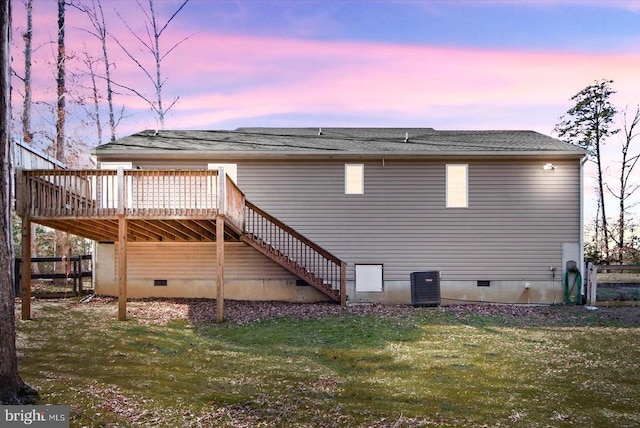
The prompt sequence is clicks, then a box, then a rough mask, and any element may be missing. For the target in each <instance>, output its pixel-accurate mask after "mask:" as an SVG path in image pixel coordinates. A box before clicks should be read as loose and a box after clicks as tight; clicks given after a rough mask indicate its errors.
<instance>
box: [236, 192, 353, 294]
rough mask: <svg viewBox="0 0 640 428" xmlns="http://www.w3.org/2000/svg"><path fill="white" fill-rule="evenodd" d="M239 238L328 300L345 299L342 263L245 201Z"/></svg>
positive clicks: (343, 267) (343, 264)
mask: <svg viewBox="0 0 640 428" xmlns="http://www.w3.org/2000/svg"><path fill="white" fill-rule="evenodd" d="M240 240H241V241H242V242H244V243H246V244H247V245H249V246H251V247H253V248H255V249H256V250H258V251H259V252H261V253H262V254H264V255H265V256H267V257H269V258H270V259H271V260H273V261H274V262H276V263H278V264H279V265H280V266H282V267H284V268H285V269H287V270H288V271H289V272H291V273H293V274H294V275H296V276H297V277H298V278H300V279H301V280H303V281H304V282H306V283H307V284H309V285H310V286H312V287H314V288H316V289H317V290H318V291H320V292H321V293H323V294H324V295H326V296H328V297H329V298H331V299H332V300H334V301H337V302H340V303H343V304H344V303H345V302H346V298H345V296H343V295H341V293H343V292H344V291H341V290H344V281H345V279H344V274H345V266H346V264H345V263H344V262H342V261H341V260H340V259H338V258H337V257H335V256H334V255H332V254H331V253H329V252H328V251H326V250H325V249H323V248H322V247H320V246H319V245H317V244H316V243H315V242H313V241H311V240H310V239H309V238H307V237H305V236H303V235H302V234H300V233H299V232H297V231H296V230H294V229H293V228H291V227H290V226H287V225H286V224H284V223H283V222H282V221H280V220H278V219H277V218H275V217H273V216H271V215H270V214H268V213H266V212H265V211H263V210H262V209H260V208H258V207H257V206H256V205H254V204H252V203H251V202H249V201H247V200H245V218H244V233H243V234H242V235H240Z"/></svg>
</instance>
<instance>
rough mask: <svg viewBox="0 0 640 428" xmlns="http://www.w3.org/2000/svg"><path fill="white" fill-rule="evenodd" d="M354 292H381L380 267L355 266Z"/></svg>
mask: <svg viewBox="0 0 640 428" xmlns="http://www.w3.org/2000/svg"><path fill="white" fill-rule="evenodd" d="M356 292H358V293H359V292H373V293H376V292H378V293H380V292H382V265H356Z"/></svg>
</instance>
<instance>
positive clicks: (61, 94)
mask: <svg viewBox="0 0 640 428" xmlns="http://www.w3.org/2000/svg"><path fill="white" fill-rule="evenodd" d="M64 6H65V0H58V59H57V67H58V75H57V77H56V86H57V89H58V91H57V92H58V102H57V116H58V117H57V120H56V156H55V157H56V159H58V160H59V161H62V162H64V155H65V154H64V137H65V136H64V122H65V92H66V91H65V58H66V52H65V47H64Z"/></svg>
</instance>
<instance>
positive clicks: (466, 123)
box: [13, 0, 640, 168]
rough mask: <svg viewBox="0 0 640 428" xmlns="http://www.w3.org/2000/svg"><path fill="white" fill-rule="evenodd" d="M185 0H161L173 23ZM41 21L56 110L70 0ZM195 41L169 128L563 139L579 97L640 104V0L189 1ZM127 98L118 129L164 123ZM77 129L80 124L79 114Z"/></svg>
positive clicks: (40, 53) (49, 3)
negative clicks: (57, 51)
mask: <svg viewBox="0 0 640 428" xmlns="http://www.w3.org/2000/svg"><path fill="white" fill-rule="evenodd" d="M88 1H90V0H86V1H85V2H88ZM102 3H103V8H104V11H105V17H106V19H107V26H108V27H109V30H110V31H111V32H112V33H113V34H114V35H115V36H116V37H117V38H118V39H119V40H120V41H121V42H122V43H123V44H124V45H126V46H128V47H129V48H130V49H132V50H133V51H135V52H136V53H137V54H138V55H139V57H140V60H141V61H144V64H147V65H148V67H149V69H150V70H151V67H152V62H151V57H150V56H148V54H145V53H144V52H142V51H140V44H139V43H138V42H137V41H136V40H135V39H134V38H133V37H132V36H131V34H130V33H129V32H128V31H127V30H126V28H125V27H124V25H123V22H122V20H121V19H120V18H118V16H117V15H116V13H115V11H116V10H117V11H118V12H119V13H120V15H121V16H122V17H124V19H125V20H126V21H127V23H128V24H129V25H130V26H131V27H133V28H134V29H135V30H136V31H138V32H139V34H143V33H142V31H143V27H142V26H141V25H142V24H143V22H144V17H143V15H142V12H141V9H140V7H139V6H138V5H137V4H136V2H135V1H133V0H103V2H102ZM143 4H144V5H145V6H146V5H147V2H146V0H144V1H143ZM180 4H181V1H169V0H155V6H156V10H157V15H158V19H159V21H160V22H161V23H164V22H166V20H167V19H168V17H170V16H171V14H172V13H173V12H174V11H175V10H176V8H177V7H178V6H179V5H180ZM13 9H14V12H13V14H14V16H13V24H14V30H15V32H14V63H15V65H14V67H15V68H16V71H17V72H18V73H21V71H22V68H23V66H22V63H21V62H22V61H23V59H22V49H23V47H24V46H23V43H22V38H21V34H20V32H21V31H23V30H24V27H25V24H24V23H25V19H24V16H25V12H24V5H23V2H22V1H20V0H13ZM33 13H34V46H36V45H37V46H39V48H38V50H37V51H36V52H35V53H34V59H35V61H36V62H35V64H34V78H35V82H34V87H35V91H36V95H35V98H36V99H38V100H49V101H51V100H52V99H53V98H52V96H54V91H55V86H54V82H53V72H52V69H51V65H50V63H51V61H52V60H53V57H54V54H53V51H54V46H52V45H51V44H47V43H46V42H47V41H50V40H55V37H56V2H55V1H53V0H35V1H34V12H33ZM87 25H88V22H87V20H86V18H85V17H84V16H83V15H82V14H80V13H79V12H78V11H76V10H74V9H72V8H70V7H69V8H68V9H67V26H68V28H67V51H68V52H72V53H74V54H76V55H77V56H79V54H80V52H81V51H82V50H88V51H89V52H91V53H92V54H94V55H96V56H99V53H100V52H99V48H98V46H97V45H96V41H95V40H94V39H93V38H92V37H91V36H89V35H87V33H86V32H84V31H82V30H81V28H87ZM185 38H186V40H184V42H182V43H180V44H179V45H178V46H177V47H176V48H175V50H173V51H172V52H170V53H169V54H168V56H167V57H166V59H165V60H164V62H163V69H162V73H163V77H164V78H166V83H165V86H164V96H165V101H166V102H167V103H170V102H171V101H172V100H173V99H175V98H176V97H179V99H178V101H177V103H176V104H175V106H174V107H173V109H172V110H171V111H170V113H169V114H168V116H167V120H166V128H170V129H171V128H173V129H234V128H236V127H240V126H313V127H330V126H376V127H387V126H388V127H433V128H436V129H440V130H444V129H531V130H535V131H539V132H542V133H544V134H549V135H553V128H554V125H555V124H556V123H557V122H558V120H559V118H560V117H561V116H562V115H563V114H564V113H565V112H566V110H567V109H568V108H570V107H571V105H572V103H571V100H570V98H571V96H573V95H574V94H575V93H577V92H578V91H579V90H580V89H582V88H584V87H585V86H587V85H589V84H591V83H594V81H596V80H599V79H602V78H606V79H612V80H613V81H614V84H613V87H614V89H615V90H616V91H617V94H616V95H615V96H614V98H613V100H612V101H613V102H614V103H615V104H616V106H617V107H618V108H619V109H620V110H624V109H625V108H626V107H627V106H628V107H629V108H631V109H633V108H635V106H636V105H637V104H638V103H640V1H616V0H609V1H606V0H603V1H586V0H575V1H560V0H558V1H554V0H547V1H544V0H537V1H536V0H531V1H528V0H521V1H506V0H505V1H498V0H488V1H482V0H478V1H471V0H470V1H463V0H459V1H453V0H451V1H403V0H398V1H327V0H324V1H219V0H216V1H205V0H190V1H189V3H188V4H187V5H186V6H185V8H184V9H183V10H182V11H181V12H180V13H179V14H178V15H177V16H176V18H175V19H174V21H172V22H171V24H170V25H169V26H168V27H167V30H166V32H165V33H164V35H163V36H162V38H161V40H160V43H161V50H162V51H165V52H166V50H167V49H169V48H171V47H172V46H173V45H174V44H175V43H177V42H179V41H181V40H183V39H185ZM108 48H109V54H110V56H111V59H112V61H113V63H114V70H113V79H114V81H116V82H120V83H122V84H124V85H126V86H130V87H135V88H137V89H138V90H140V91H141V92H143V93H144V94H147V95H149V96H151V94H152V93H153V88H152V86H151V85H150V83H149V81H148V80H146V77H145V76H144V74H143V73H142V72H141V70H140V69H139V68H137V66H136V65H135V64H133V62H132V61H130V60H129V59H127V58H126V57H125V56H124V55H123V52H122V50H121V49H120V48H119V47H118V46H117V45H116V44H115V43H112V42H110V44H109V47H108ZM145 55H146V56H145ZM70 64H71V65H73V64H74V61H70ZM75 66H76V67H77V62H76V65H75ZM14 89H16V90H18V91H19V90H20V87H19V82H18V81H14ZM13 98H14V101H16V100H18V101H19V100H20V95H19V94H16V95H14V97H13ZM116 101H117V103H118V105H119V106H122V105H124V106H125V110H124V111H125V115H126V117H125V118H124V119H123V120H122V122H121V124H120V126H119V128H118V136H124V135H127V134H130V133H133V132H136V131H139V130H143V129H150V128H155V127H156V126H157V125H156V121H155V119H154V118H153V116H152V115H151V113H150V112H149V109H148V107H147V106H145V105H144V103H143V102H142V101H141V100H140V99H138V98H137V97H135V96H132V95H120V96H118V97H117V100H116ZM17 108H18V109H19V106H18V107H17ZM620 117H622V115H620ZM104 120H106V117H105V118H103V121H104ZM68 126H69V132H72V131H73V129H76V128H73V127H74V126H77V125H73V117H72V118H71V119H70V124H69V125H68ZM90 144H91V142H90ZM618 147H619V139H617V138H614V139H612V140H611V141H610V142H609V143H608V149H607V150H608V151H607V153H608V155H609V156H610V160H609V162H610V164H611V165H613V162H615V158H614V156H613V154H614V153H617V152H619V149H618ZM612 168H613V167H612Z"/></svg>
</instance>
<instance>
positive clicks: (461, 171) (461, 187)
mask: <svg viewBox="0 0 640 428" xmlns="http://www.w3.org/2000/svg"><path fill="white" fill-rule="evenodd" d="M468 181H469V180H468V165H447V208H467V207H468V206H469V197H468V196H469V191H468V184H469V183H468Z"/></svg>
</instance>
